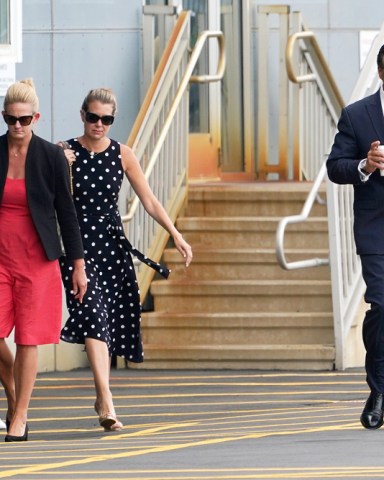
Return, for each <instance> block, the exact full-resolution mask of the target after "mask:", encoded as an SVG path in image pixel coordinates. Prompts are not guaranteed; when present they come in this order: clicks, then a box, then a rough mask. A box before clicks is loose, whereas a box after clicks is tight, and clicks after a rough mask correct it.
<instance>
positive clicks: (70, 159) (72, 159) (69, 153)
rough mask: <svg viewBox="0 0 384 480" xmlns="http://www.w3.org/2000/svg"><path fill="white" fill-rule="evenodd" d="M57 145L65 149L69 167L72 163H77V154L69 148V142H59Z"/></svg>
mask: <svg viewBox="0 0 384 480" xmlns="http://www.w3.org/2000/svg"><path fill="white" fill-rule="evenodd" d="M57 144H58V145H59V147H61V148H62V149H64V155H65V158H66V159H67V162H68V163H69V165H72V163H73V162H75V161H76V155H75V152H74V151H73V150H71V149H70V148H68V147H69V145H68V143H67V142H63V141H60V142H57Z"/></svg>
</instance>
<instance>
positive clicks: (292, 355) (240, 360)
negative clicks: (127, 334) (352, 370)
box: [129, 343, 335, 370]
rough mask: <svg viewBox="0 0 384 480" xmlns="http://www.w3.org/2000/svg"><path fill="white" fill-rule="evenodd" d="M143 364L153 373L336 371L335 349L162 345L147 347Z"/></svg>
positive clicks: (138, 366) (281, 346) (138, 365)
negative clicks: (242, 370) (205, 370)
mask: <svg viewBox="0 0 384 480" xmlns="http://www.w3.org/2000/svg"><path fill="white" fill-rule="evenodd" d="M144 350H145V362H144V364H142V365H141V364H136V365H135V364H129V365H130V367H131V366H132V368H140V367H141V368H143V367H144V368H149V369H150V368H154V369H160V368H163V369H181V368H184V369H185V368H191V369H194V368H196V369H204V368H209V369H239V368H241V369H260V370H333V368H334V358H335V349H334V347H333V346H332V345H322V344H316V345H300V344H296V345H279V344H270V345H231V346H228V345H189V344H188V343H187V344H184V345H180V344H179V345H173V346H170V347H166V348H164V347H163V346H162V345H156V344H148V345H145V347H144Z"/></svg>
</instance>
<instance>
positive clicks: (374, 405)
mask: <svg viewBox="0 0 384 480" xmlns="http://www.w3.org/2000/svg"><path fill="white" fill-rule="evenodd" d="M383 408H384V395H383V394H382V393H371V394H370V395H369V397H368V400H367V401H366V403H365V407H364V410H363V412H362V414H361V417H360V422H361V424H362V425H363V427H365V428H368V429H370V430H375V429H376V428H380V427H381V426H382V425H383Z"/></svg>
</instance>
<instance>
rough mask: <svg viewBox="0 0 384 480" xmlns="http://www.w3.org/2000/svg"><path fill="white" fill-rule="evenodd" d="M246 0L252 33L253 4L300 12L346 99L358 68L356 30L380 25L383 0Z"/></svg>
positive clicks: (383, 5)
mask: <svg viewBox="0 0 384 480" xmlns="http://www.w3.org/2000/svg"><path fill="white" fill-rule="evenodd" d="M250 1H251V2H252V7H253V15H252V18H253V20H252V22H253V25H252V28H253V31H254V32H255V31H256V30H257V15H256V9H257V5H275V4H284V5H290V7H291V10H292V11H300V12H301V13H302V16H303V21H304V23H305V25H306V26H307V28H308V29H309V30H312V31H314V32H315V34H316V37H317V40H318V42H319V43H320V46H321V49H322V51H323V53H324V55H325V57H326V59H327V61H328V63H329V65H330V67H331V71H332V72H333V74H334V77H335V80H336V83H337V85H338V87H339V89H340V91H341V93H342V95H343V97H344V100H345V101H346V102H348V100H349V98H350V96H351V94H352V90H353V87H354V85H355V83H356V81H357V78H358V75H359V70H360V64H359V59H360V51H359V35H360V31H362V30H379V29H380V28H381V25H382V23H383V21H384V2H383V0H291V1H285V2H284V1H283V2H276V1H265V0H257V1H256V0H250Z"/></svg>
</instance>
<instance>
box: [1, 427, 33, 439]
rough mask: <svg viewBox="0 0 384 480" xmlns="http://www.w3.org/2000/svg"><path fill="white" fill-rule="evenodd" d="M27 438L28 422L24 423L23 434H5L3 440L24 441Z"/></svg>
mask: <svg viewBox="0 0 384 480" xmlns="http://www.w3.org/2000/svg"><path fill="white" fill-rule="evenodd" d="M27 440H28V423H26V424H25V431H24V435H21V436H20V437H19V436H18V435H6V436H5V438H4V442H26V441H27Z"/></svg>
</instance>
